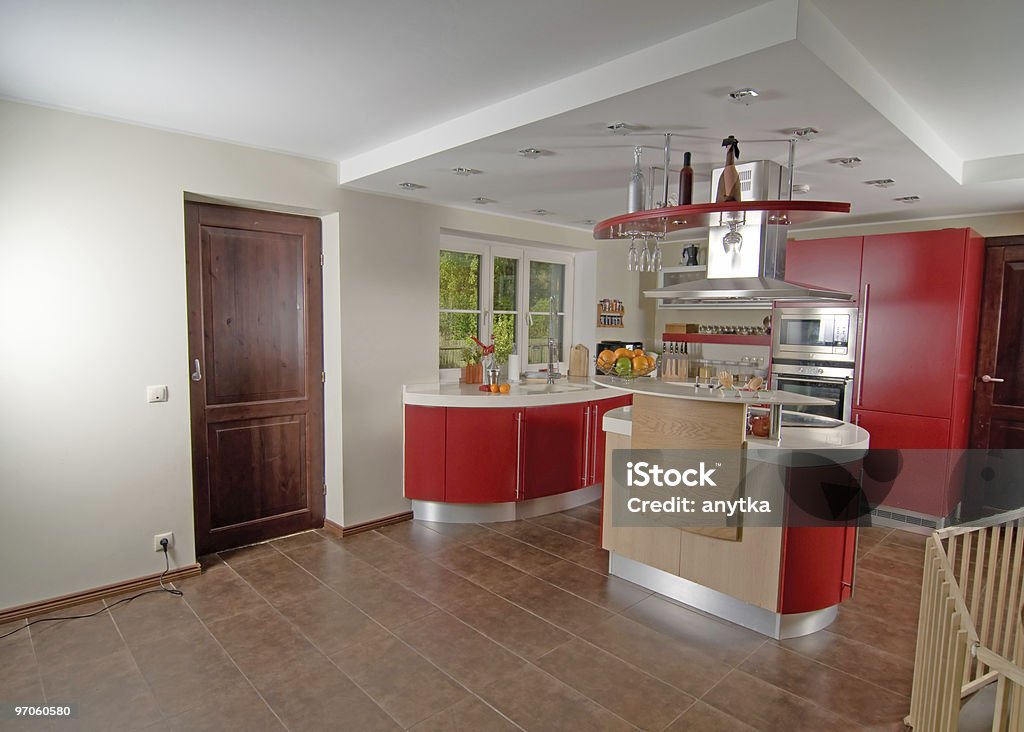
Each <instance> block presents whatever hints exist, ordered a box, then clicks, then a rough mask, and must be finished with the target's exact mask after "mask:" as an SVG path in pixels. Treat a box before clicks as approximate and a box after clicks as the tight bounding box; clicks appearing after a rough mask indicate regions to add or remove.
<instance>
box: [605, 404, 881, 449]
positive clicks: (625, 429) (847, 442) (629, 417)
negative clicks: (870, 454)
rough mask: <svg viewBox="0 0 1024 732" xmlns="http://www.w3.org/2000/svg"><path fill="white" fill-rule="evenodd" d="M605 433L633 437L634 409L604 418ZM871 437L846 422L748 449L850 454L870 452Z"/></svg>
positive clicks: (754, 441) (750, 440)
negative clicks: (837, 449) (868, 450)
mask: <svg viewBox="0 0 1024 732" xmlns="http://www.w3.org/2000/svg"><path fill="white" fill-rule="evenodd" d="M602 426H603V427H604V430H605V432H612V433H614V434H617V435H625V436H626V437H629V436H631V435H632V434H633V408H632V407H620V408H618V409H613V410H611V411H610V412H608V413H607V414H605V415H604V423H603V425H602ZM869 439H870V435H868V431H867V430H865V429H864V428H863V427H858V426H857V425H855V424H851V423H850V422H844V423H843V424H842V425H841V426H839V427H834V428H829V429H821V428H817V427H783V428H782V440H781V442H780V443H779V444H776V443H775V442H773V441H771V440H768V439H765V438H761V437H751V436H748V437H747V449H759V448H763V449H779V448H781V449H784V450H827V449H833V448H842V449H849V450H867V449H868V446H869V445H868V443H869Z"/></svg>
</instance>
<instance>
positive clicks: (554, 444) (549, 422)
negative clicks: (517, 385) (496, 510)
mask: <svg viewBox="0 0 1024 732" xmlns="http://www.w3.org/2000/svg"><path fill="white" fill-rule="evenodd" d="M587 406H588V405H587V404H586V403H578V404H555V405H551V406H544V407H527V408H526V425H525V432H524V434H525V440H524V443H525V447H526V459H525V462H524V464H523V490H522V495H523V498H527V499H529V498H541V497H542V496H550V495H554V494H556V493H565V492H566V491H571V490H576V489H577V488H580V487H582V486H583V482H582V480H583V471H584V466H585V462H584V443H585V442H586V437H585V434H584V416H585V414H586V411H585V410H586V407H587Z"/></svg>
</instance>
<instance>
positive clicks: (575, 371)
mask: <svg viewBox="0 0 1024 732" xmlns="http://www.w3.org/2000/svg"><path fill="white" fill-rule="evenodd" d="M569 376H590V349H589V348H587V347H586V346H584V345H581V344H579V343H577V344H576V345H575V346H573V347H572V350H571V351H570V352H569Z"/></svg>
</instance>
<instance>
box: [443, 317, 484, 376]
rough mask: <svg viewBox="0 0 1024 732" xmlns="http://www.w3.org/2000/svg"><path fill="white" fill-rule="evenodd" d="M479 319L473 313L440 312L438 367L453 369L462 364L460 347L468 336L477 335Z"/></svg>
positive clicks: (461, 347) (464, 344) (467, 341)
mask: <svg viewBox="0 0 1024 732" xmlns="http://www.w3.org/2000/svg"><path fill="white" fill-rule="evenodd" d="M478 323H479V319H478V317H477V315H476V314H475V313H441V328H440V333H439V337H438V346H439V348H438V353H439V354H440V357H439V360H438V367H439V368H442V369H453V368H457V367H459V366H462V365H463V364H462V349H463V348H465V347H466V346H468V345H469V337H470V336H478V335H479V334H478V333H477V330H478V327H477V326H478Z"/></svg>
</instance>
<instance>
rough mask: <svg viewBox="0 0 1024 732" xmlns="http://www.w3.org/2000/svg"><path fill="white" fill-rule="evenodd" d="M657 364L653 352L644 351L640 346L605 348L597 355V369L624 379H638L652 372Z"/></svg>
mask: <svg viewBox="0 0 1024 732" xmlns="http://www.w3.org/2000/svg"><path fill="white" fill-rule="evenodd" d="M657 365H658V358H657V356H656V355H655V354H653V353H644V349H642V348H635V349H630V348H617V349H615V350H614V351H613V350H611V349H605V350H603V351H601V353H599V354H598V356H597V370H598V371H600V372H601V373H602V374H606V375H608V376H616V377H618V378H620V379H624V380H626V381H631V380H633V379H638V378H640V377H641V376H647V375H648V374H650V373H652V372H653V371H654V369H655V368H656V367H657Z"/></svg>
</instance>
